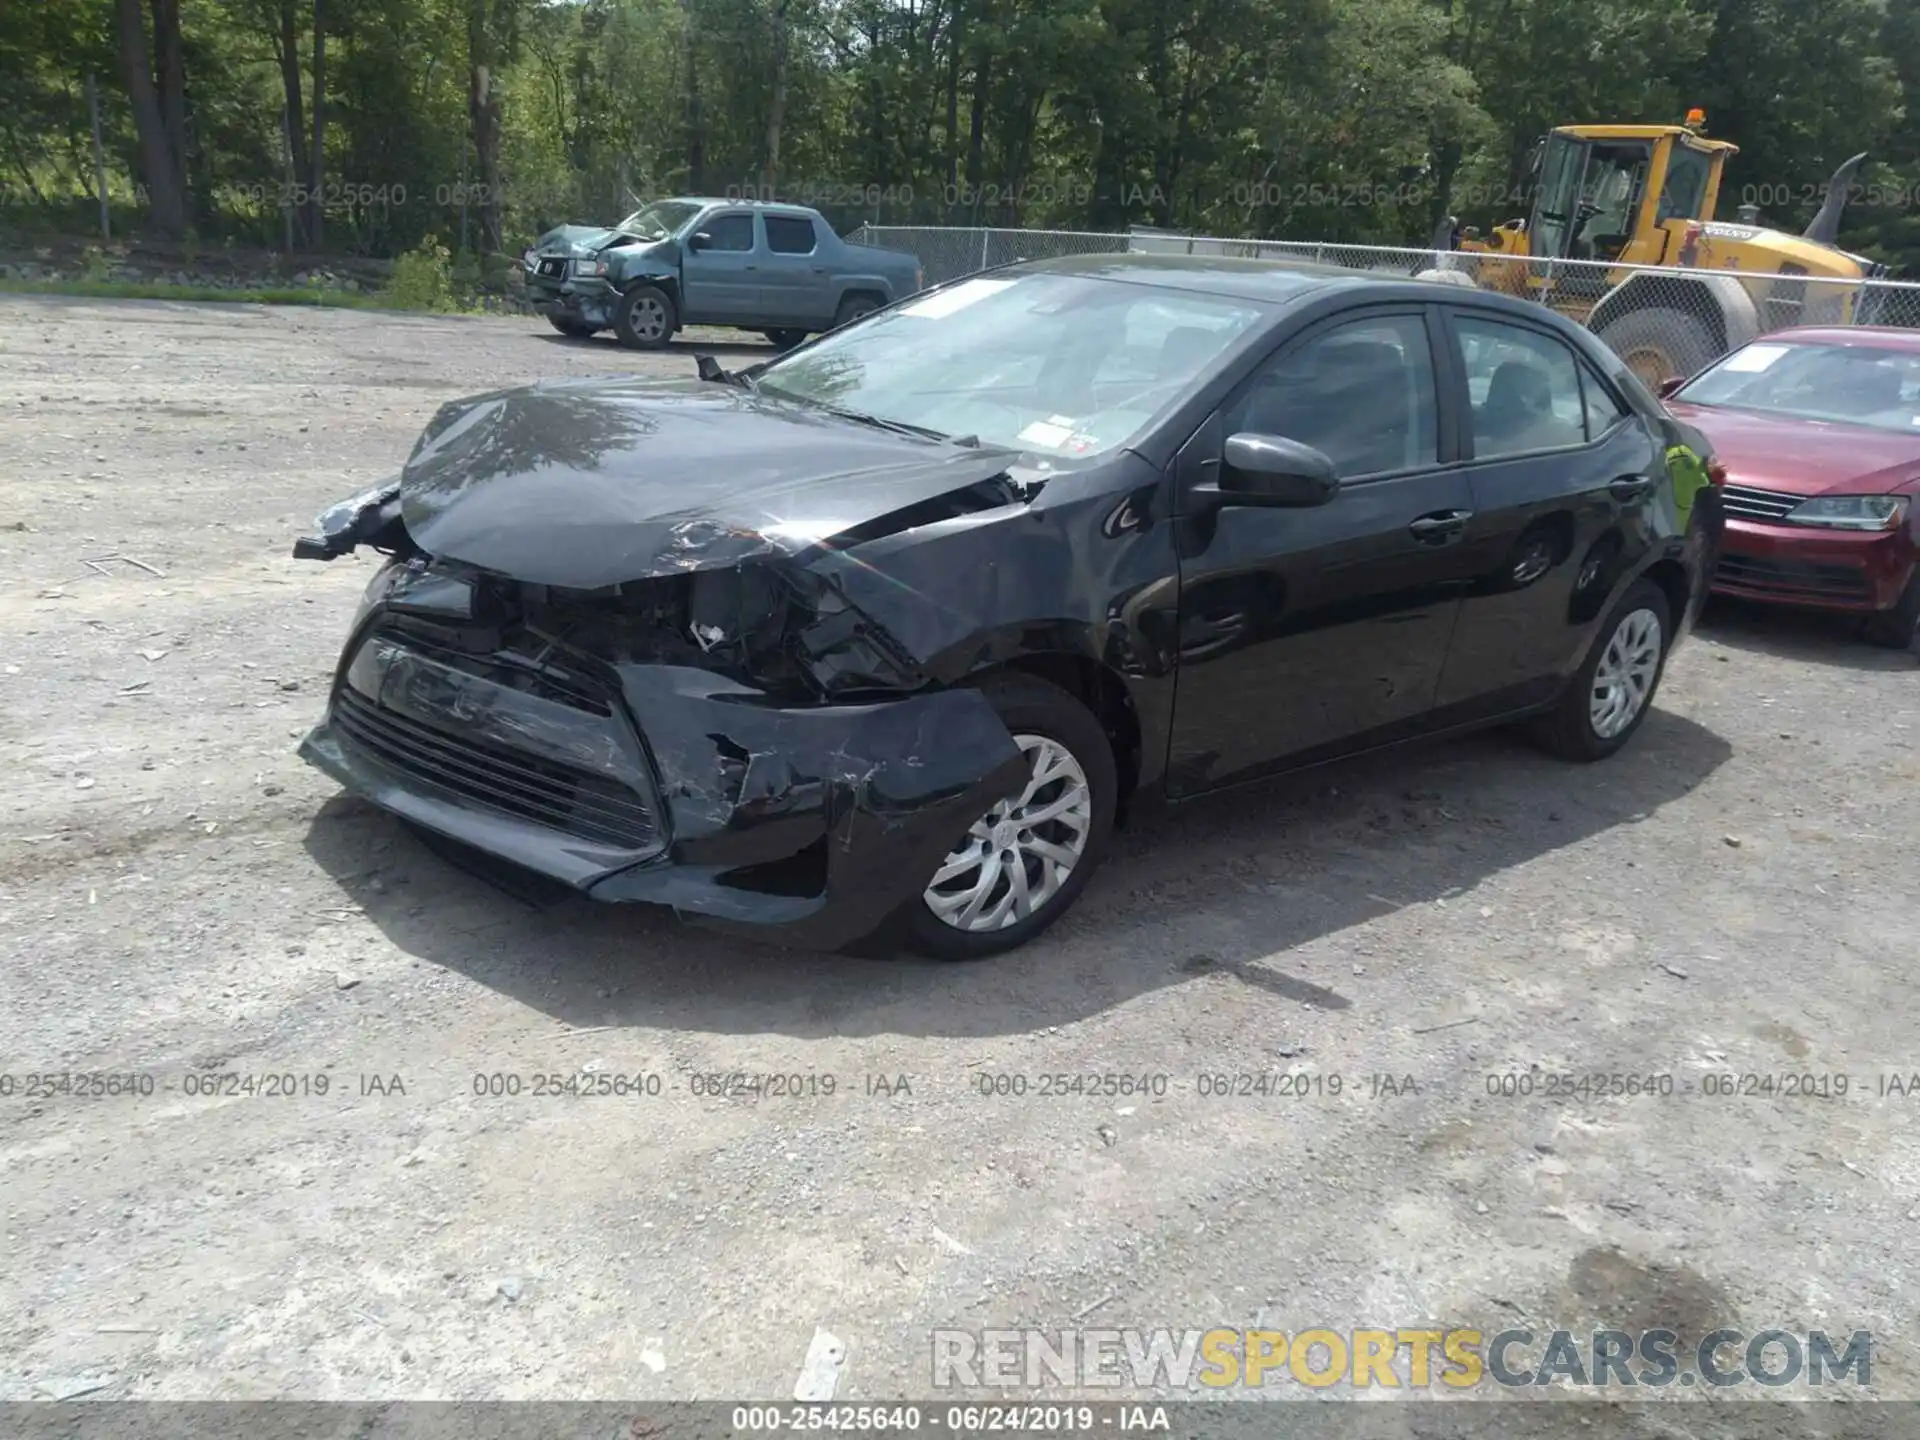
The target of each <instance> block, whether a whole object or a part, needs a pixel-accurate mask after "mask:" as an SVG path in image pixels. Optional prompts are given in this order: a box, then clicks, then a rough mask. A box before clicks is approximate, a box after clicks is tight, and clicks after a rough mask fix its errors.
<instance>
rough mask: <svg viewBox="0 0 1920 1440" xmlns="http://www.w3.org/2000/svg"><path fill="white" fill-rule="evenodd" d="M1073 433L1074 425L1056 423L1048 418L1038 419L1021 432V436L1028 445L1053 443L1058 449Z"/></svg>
mask: <svg viewBox="0 0 1920 1440" xmlns="http://www.w3.org/2000/svg"><path fill="white" fill-rule="evenodd" d="M1071 434H1073V426H1072V425H1055V424H1052V423H1050V422H1049V421H1046V420H1036V421H1034V422H1033V423H1032V424H1031V425H1029V426H1027V428H1026V429H1024V430H1022V431H1021V432H1020V436H1019V438H1020V439H1021V440H1022V441H1023V442H1024V443H1026V444H1028V445H1051V446H1053V447H1055V448H1056V449H1057V448H1058V447H1059V446H1061V445H1062V444H1064V443H1065V442H1066V439H1067V437H1068V436H1069V435H1071Z"/></svg>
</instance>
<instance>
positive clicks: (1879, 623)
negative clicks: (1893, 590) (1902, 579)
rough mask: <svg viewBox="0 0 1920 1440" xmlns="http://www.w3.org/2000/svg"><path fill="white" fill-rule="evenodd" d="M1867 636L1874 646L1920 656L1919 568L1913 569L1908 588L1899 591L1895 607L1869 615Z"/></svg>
mask: <svg viewBox="0 0 1920 1440" xmlns="http://www.w3.org/2000/svg"><path fill="white" fill-rule="evenodd" d="M1864 633H1865V634H1866V637H1867V639H1868V640H1869V641H1871V642H1872V643H1873V644H1875V645H1884V646H1886V647H1887V648H1888V649H1889V650H1912V651H1913V652H1914V653H1915V654H1920V565H1916V566H1914V567H1913V574H1912V575H1911V576H1909V577H1908V579H1907V588H1906V589H1904V590H1902V591H1901V592H1900V598H1899V600H1898V601H1896V602H1895V603H1894V606H1893V608H1892V609H1891V610H1882V611H1881V612H1880V613H1879V614H1877V615H1873V616H1870V617H1869V618H1868V620H1867V623H1866V627H1865V632H1864Z"/></svg>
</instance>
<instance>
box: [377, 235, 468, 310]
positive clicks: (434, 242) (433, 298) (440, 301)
mask: <svg viewBox="0 0 1920 1440" xmlns="http://www.w3.org/2000/svg"><path fill="white" fill-rule="evenodd" d="M381 295H382V296H383V297H384V298H385V299H386V301H387V303H389V304H390V305H393V306H394V307H395V308H397V309H401V310H455V309H458V308H459V307H458V305H457V304H456V303H455V301H454V293H453V252H452V251H450V250H448V249H447V247H446V246H445V245H442V244H441V243H440V240H439V237H437V236H432V235H430V236H428V237H427V239H426V241H425V242H424V243H423V244H421V245H420V246H419V247H417V248H416V249H413V250H409V251H407V253H406V254H404V255H402V256H400V257H399V258H398V259H396V260H395V261H394V262H393V274H392V276H391V277H389V279H388V280H387V283H386V286H385V288H384V289H383V290H382V291H381Z"/></svg>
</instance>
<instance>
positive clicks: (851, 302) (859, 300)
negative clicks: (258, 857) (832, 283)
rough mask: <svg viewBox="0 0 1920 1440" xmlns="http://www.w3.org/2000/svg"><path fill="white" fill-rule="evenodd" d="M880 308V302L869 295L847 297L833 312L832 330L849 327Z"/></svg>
mask: <svg viewBox="0 0 1920 1440" xmlns="http://www.w3.org/2000/svg"><path fill="white" fill-rule="evenodd" d="M879 308H880V302H879V301H878V300H876V299H875V298H874V297H873V296H871V295H849V296H847V298H846V299H844V300H842V301H841V302H840V308H839V309H838V310H836V311H834V312H833V328H834V329H836V330H838V329H839V328H840V327H841V326H842V325H851V324H853V322H854V321H856V320H864V319H866V318H867V316H869V315H871V314H872V313H873V312H874V311H876V310H878V309H879Z"/></svg>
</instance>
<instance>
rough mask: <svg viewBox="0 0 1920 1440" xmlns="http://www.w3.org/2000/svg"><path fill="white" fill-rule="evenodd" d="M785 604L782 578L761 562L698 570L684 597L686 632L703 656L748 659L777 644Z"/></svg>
mask: <svg viewBox="0 0 1920 1440" xmlns="http://www.w3.org/2000/svg"><path fill="white" fill-rule="evenodd" d="M789 603H790V602H789V596H788V592H787V587H786V585H785V583H784V582H782V581H781V580H780V578H779V577H778V576H776V575H774V574H773V573H772V572H771V571H769V570H768V569H767V568H766V567H764V566H760V565H738V566H734V567H733V568H731V569H727V570H703V571H701V572H699V573H698V574H696V575H695V576H694V577H693V585H692V589H691V591H690V592H689V594H688V596H687V633H688V635H689V636H690V637H691V638H692V640H693V642H694V644H696V645H698V646H699V647H700V648H701V649H702V650H704V651H706V652H707V653H708V654H709V655H711V654H715V653H720V654H730V655H732V656H735V657H737V658H738V659H739V660H741V661H743V662H748V663H751V662H752V661H754V660H757V659H759V658H761V657H763V656H765V655H767V654H769V653H771V652H772V651H774V650H775V649H777V648H778V646H779V644H780V640H781V637H782V636H783V635H784V634H785V633H786V625H787V614H788V605H789Z"/></svg>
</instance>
